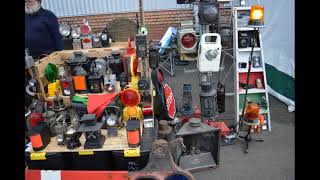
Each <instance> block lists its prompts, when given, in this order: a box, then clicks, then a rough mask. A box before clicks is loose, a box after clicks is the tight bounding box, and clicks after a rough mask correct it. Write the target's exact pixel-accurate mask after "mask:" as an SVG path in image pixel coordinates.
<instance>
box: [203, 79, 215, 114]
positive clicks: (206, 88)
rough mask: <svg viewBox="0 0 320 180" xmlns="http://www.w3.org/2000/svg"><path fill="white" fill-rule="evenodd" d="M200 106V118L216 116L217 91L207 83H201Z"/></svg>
mask: <svg viewBox="0 0 320 180" xmlns="http://www.w3.org/2000/svg"><path fill="white" fill-rule="evenodd" d="M200 104H201V114H202V116H204V117H206V118H213V117H214V116H216V115H217V113H218V108H217V91H216V90H215V89H214V88H213V85H212V83H211V82H209V81H204V82H201V92H200Z"/></svg>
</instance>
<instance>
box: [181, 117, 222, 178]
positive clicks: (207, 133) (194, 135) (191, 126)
mask: <svg viewBox="0 0 320 180" xmlns="http://www.w3.org/2000/svg"><path fill="white" fill-rule="evenodd" d="M216 132H219V136H220V130H219V129H217V128H214V127H211V126H208V125H207V124H204V123H202V122H201V120H200V119H199V118H190V120H189V122H187V123H185V124H184V125H183V126H182V127H181V129H180V130H179V131H178V132H177V134H176V136H177V137H182V138H183V142H184V144H186V147H187V149H186V152H185V153H183V154H182V155H181V156H180V161H179V166H180V167H181V168H182V169H185V170H189V171H191V172H195V171H200V170H204V169H208V168H215V167H216V166H217V164H216V162H217V161H216V160H215V159H214V157H213V154H212V152H211V151H210V149H212V148H210V147H208V144H207V142H208V141H210V142H212V141H213V140H212V137H214V136H215V135H216ZM219 138H220V137H218V139H219ZM213 148H219V147H213Z"/></svg>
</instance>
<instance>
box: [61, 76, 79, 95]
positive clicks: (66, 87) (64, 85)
mask: <svg viewBox="0 0 320 180" xmlns="http://www.w3.org/2000/svg"><path fill="white" fill-rule="evenodd" d="M60 84H61V89H62V95H64V96H73V95H74V93H75V89H74V83H73V77H72V76H69V77H65V78H62V79H60Z"/></svg>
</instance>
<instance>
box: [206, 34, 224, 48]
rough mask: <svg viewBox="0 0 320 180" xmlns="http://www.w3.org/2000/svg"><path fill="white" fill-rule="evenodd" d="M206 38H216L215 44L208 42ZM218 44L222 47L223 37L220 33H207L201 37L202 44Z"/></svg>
mask: <svg viewBox="0 0 320 180" xmlns="http://www.w3.org/2000/svg"><path fill="white" fill-rule="evenodd" d="M206 37H216V40H215V42H206ZM212 43H215V44H218V45H221V36H220V34H218V33H205V34H202V36H201V44H212Z"/></svg>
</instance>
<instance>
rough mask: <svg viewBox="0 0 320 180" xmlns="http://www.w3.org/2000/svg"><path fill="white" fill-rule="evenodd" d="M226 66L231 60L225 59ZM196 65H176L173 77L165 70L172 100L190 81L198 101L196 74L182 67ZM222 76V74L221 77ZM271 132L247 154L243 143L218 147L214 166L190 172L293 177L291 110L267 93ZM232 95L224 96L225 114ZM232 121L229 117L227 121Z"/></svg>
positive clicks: (278, 179)
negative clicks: (171, 89)
mask: <svg viewBox="0 0 320 180" xmlns="http://www.w3.org/2000/svg"><path fill="white" fill-rule="evenodd" d="M225 64H226V69H228V68H229V67H230V66H231V64H232V60H231V59H226V60H225ZM195 67H196V64H195V63H191V64H189V65H187V66H176V71H175V72H176V76H175V77H171V76H170V75H168V74H167V73H165V80H166V81H167V82H169V83H170V85H171V86H172V88H173V91H174V94H175V98H176V101H177V102H178V103H181V99H182V87H183V84H184V83H191V84H192V88H193V92H192V94H193V97H192V98H193V102H194V104H199V92H200V87H199V86H198V83H199V80H198V74H197V73H195V72H193V73H184V68H186V69H192V68H195ZM233 73H234V72H233V69H232V71H231V73H230V74H229V76H228V78H227V79H226V92H227V93H228V92H233V75H234V74H233ZM222 77H224V76H222ZM269 101H270V111H271V126H272V131H271V132H270V133H268V134H266V135H265V137H264V139H265V141H264V142H253V143H251V144H250V148H249V154H244V153H243V146H244V144H242V143H241V141H238V142H237V144H235V145H229V146H223V147H221V150H220V166H219V167H218V168H217V169H213V170H207V171H202V172H199V173H194V176H195V177H196V178H197V179H199V180H200V179H201V180H202V179H203V180H205V179H217V180H238V179H239V180H241V179H245V180H249V179H250V180H252V179H258V180H271V179H272V180H293V179H294V178H295V176H294V171H295V167H294V161H295V159H294V158H295V157H294V156H295V150H294V138H295V134H294V131H295V127H294V117H295V115H294V113H289V112H288V111H287V106H286V105H285V104H283V103H282V102H280V101H279V100H277V99H276V98H274V97H273V96H271V95H270V96H269ZM233 112H234V110H233V97H227V98H226V113H227V114H233ZM231 121H232V120H231Z"/></svg>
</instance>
